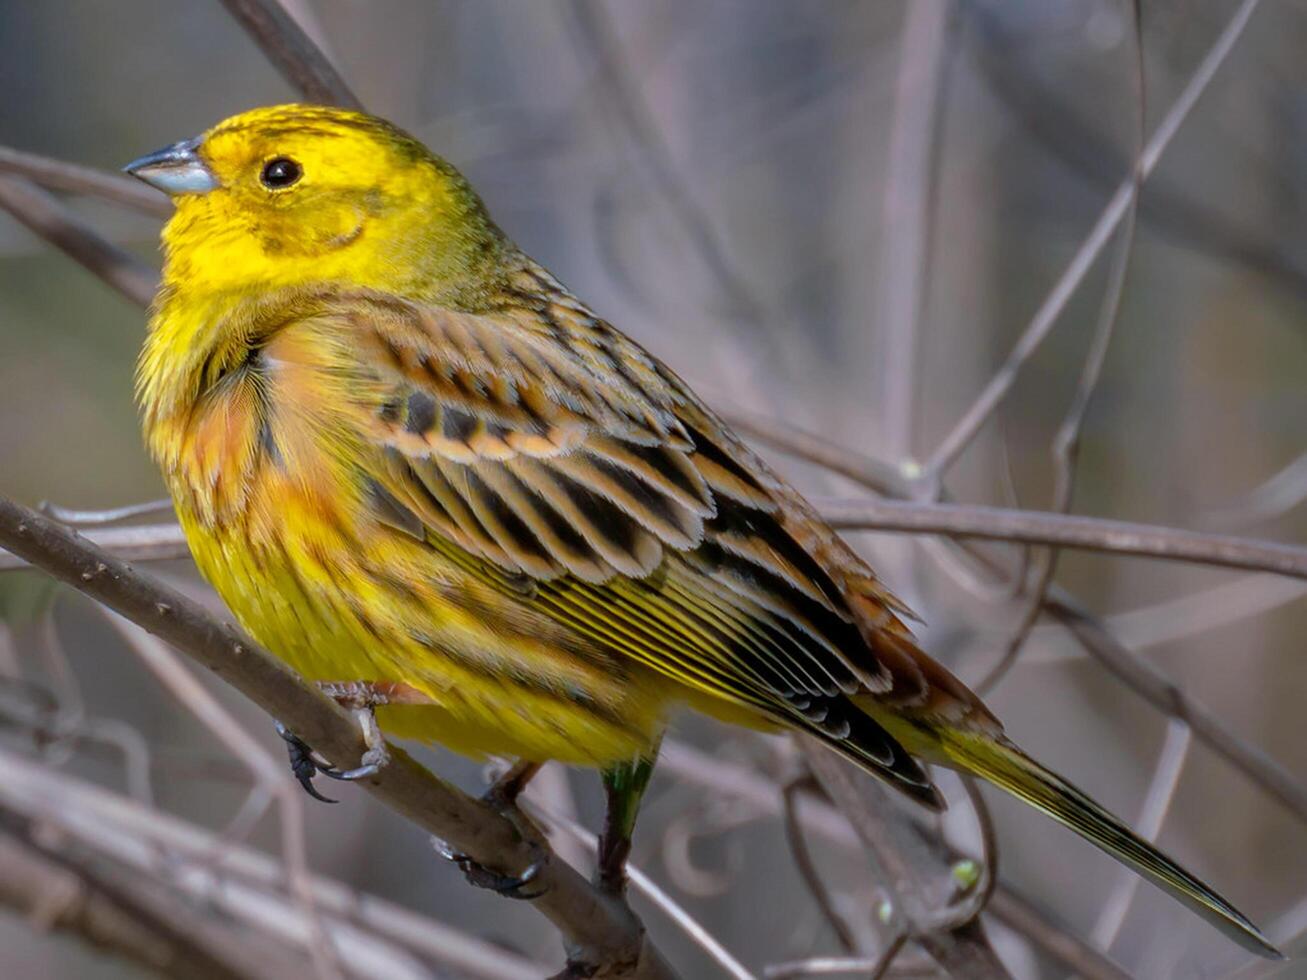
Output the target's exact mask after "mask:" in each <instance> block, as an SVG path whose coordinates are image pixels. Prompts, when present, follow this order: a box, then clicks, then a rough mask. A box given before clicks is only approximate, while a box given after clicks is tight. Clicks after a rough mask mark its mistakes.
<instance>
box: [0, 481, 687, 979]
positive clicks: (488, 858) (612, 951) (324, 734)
mask: <svg viewBox="0 0 1307 980" xmlns="http://www.w3.org/2000/svg"><path fill="white" fill-rule="evenodd" d="M0 544H3V545H4V546H5V547H6V548H8V549H9V550H10V551H12V552H14V553H15V554H18V555H20V556H22V557H23V558H25V559H27V560H28V561H30V562H31V563H32V564H33V565H36V566H37V567H39V568H42V569H44V570H45V571H46V572H48V573H49V574H51V575H53V576H54V577H55V578H58V579H60V580H61V581H63V582H66V583H67V584H69V585H71V586H73V588H75V589H77V590H78V591H80V592H83V593H85V594H86V595H88V596H90V597H91V598H92V599H95V600H96V601H98V602H100V603H102V604H103V605H106V606H108V607H109V608H111V609H113V610H115V611H116V612H118V613H120V614H121V615H123V616H125V617H127V618H128V619H130V620H132V621H133V622H135V623H137V624H138V625H140V626H142V627H144V628H145V629H146V630H148V631H149V632H151V633H153V634H154V635H156V636H158V637H159V638H160V639H162V640H165V641H167V642H168V643H171V644H172V645H173V646H175V647H177V648H178V649H179V650H181V651H182V652H183V653H185V654H186V655H187V656H189V657H191V658H192V659H193V660H195V661H196V662H197V663H199V664H201V665H203V666H205V667H207V668H209V669H210V670H212V671H213V672H214V673H216V674H218V675H219V676H221V677H222V678H223V679H224V680H226V681H227V682H228V683H230V684H231V685H232V686H234V687H236V688H237V689H238V690H240V691H241V692H242V693H243V694H245V695H246V696H247V697H248V698H250V700H252V701H254V702H255V703H256V704H258V705H259V707H261V708H263V710H265V711H267V712H268V713H269V714H270V715H272V716H273V717H275V718H279V719H281V720H282V721H283V722H285V723H286V724H287V725H288V726H289V727H290V728H291V729H292V730H294V731H295V732H296V733H298V734H299V735H300V736H301V737H302V738H304V739H305V740H306V741H307V742H308V743H309V744H310V745H312V746H314V747H315V748H316V749H318V750H319V751H320V752H322V754H323V755H325V756H326V757H327V758H329V759H337V760H341V759H357V758H359V757H360V756H361V755H362V754H363V752H364V751H365V749H366V746H365V745H364V742H363V738H362V733H361V731H360V729H359V727H358V725H357V724H356V723H355V722H354V721H353V720H352V719H351V717H350V715H349V714H348V713H347V712H345V711H344V710H343V709H342V708H340V706H338V705H337V704H336V703H335V702H333V701H332V700H330V699H329V698H327V697H325V696H324V695H322V694H321V693H319V692H318V691H317V690H314V689H311V688H309V687H307V686H305V685H304V684H303V682H302V681H301V680H300V679H299V678H298V677H297V676H296V675H295V674H294V673H293V672H292V671H291V670H290V669H289V668H288V667H286V666H285V665H284V664H282V663H281V662H280V661H279V660H277V659H276V658H274V657H273V656H272V655H271V654H269V653H268V652H266V651H265V650H263V649H262V648H260V647H258V646H257V645H255V644H254V643H253V642H252V641H250V640H249V639H248V638H246V637H244V636H242V635H241V634H239V633H238V632H237V631H236V630H235V629H233V628H231V627H229V626H224V625H222V624H220V623H218V622H217V621H216V620H214V619H213V618H212V617H210V616H209V614H208V613H207V612H206V611H205V610H204V609H203V608H202V607H201V606H200V605H199V604H198V603H195V602H193V601H192V600H190V599H188V598H187V597H186V596H184V595H182V594H181V593H180V592H177V591H175V590H173V589H170V588H167V587H166V586H163V585H161V584H159V583H157V582H155V581H153V580H151V579H149V578H147V577H145V576H143V575H141V574H139V573H138V572H136V571H134V570H133V569H131V568H130V567H129V566H127V565H126V564H124V563H123V562H121V561H119V560H118V559H116V558H114V557H113V556H112V555H110V554H109V553H108V552H106V551H103V550H102V549H100V548H97V547H95V546H94V545H92V544H90V543H89V542H86V541H84V540H82V539H80V538H79V537H78V536H77V535H75V534H74V533H73V532H71V531H68V530H67V529H65V528H63V527H61V526H60V525H59V524H57V523H55V522H54V521H51V520H49V519H48V518H45V517H43V516H41V515H40V514H38V513H36V512H35V511H33V510H30V509H28V508H26V507H23V506H21V505H19V504H16V503H13V502H11V501H8V500H4V499H3V498H0ZM390 753H391V762H390V764H389V765H387V766H386V767H385V768H384V769H383V770H382V771H381V772H380V773H378V774H377V775H376V776H374V777H372V778H370V779H367V780H364V781H362V782H361V783H360V785H361V786H362V787H363V788H364V789H366V790H367V791H368V792H369V793H371V794H372V795H373V796H374V797H376V798H377V799H378V800H380V801H381V802H382V803H384V804H385V805H386V806H388V807H390V808H391V809H392V810H395V811H396V812H398V813H401V814H403V815H404V816H406V817H408V819H409V820H411V821H412V822H414V823H415V824H417V825H418V826H419V827H421V828H423V829H424V830H426V831H427V832H428V833H431V834H434V835H435V836H437V837H439V838H441V839H442V840H445V841H448V842H449V843H450V844H451V845H452V846H453V847H454V848H456V849H457V850H459V851H461V852H463V853H465V854H467V855H469V856H470V857H472V858H473V859H474V860H475V861H477V862H478V863H481V864H483V865H485V866H487V867H491V868H495V869H498V870H502V871H504V872H506V873H509V874H521V873H522V872H524V871H525V870H526V869H527V867H529V866H530V865H531V864H532V863H533V862H535V861H536V860H537V859H538V858H540V856H541V854H542V853H543V854H544V858H543V862H542V863H543V867H542V868H541V869H540V873H539V875H538V876H537V879H536V880H537V881H539V883H540V885H541V887H542V891H543V894H542V895H541V896H540V897H538V898H536V899H534V900H533V901H532V904H533V905H534V906H535V907H536V908H538V909H539V910H540V911H541V912H542V913H543V914H544V915H545V916H547V917H548V918H549V919H550V920H551V921H552V922H553V923H554V924H555V925H556V926H557V927H558V929H559V930H560V931H561V932H562V934H563V936H564V938H565V940H566V945H567V949H568V956H569V961H570V962H572V963H574V964H576V965H577V966H578V967H579V968H581V969H607V970H609V971H612V972H614V973H616V974H620V973H621V972H622V971H623V970H628V971H630V972H631V973H632V975H633V976H638V977H648V978H655V977H656V978H667V977H670V976H671V975H672V974H671V971H670V969H669V967H668V966H667V965H666V963H665V962H664V961H663V959H662V956H661V954H659V953H658V952H657V950H655V949H654V948H653V947H652V944H650V943H649V942H647V941H646V939H645V936H644V931H643V927H642V926H641V925H640V922H639V920H638V919H637V918H636V917H635V915H634V914H633V913H632V912H631V911H630V910H629V909H628V908H626V907H625V906H623V905H622V904H620V903H618V902H615V901H614V900H613V899H611V898H609V897H608V896H606V895H604V894H603V893H601V892H599V891H598V890H597V889H595V888H594V887H593V886H591V885H590V884H589V883H588V882H587V881H586V880H585V879H584V878H582V877H581V875H579V874H578V873H577V872H576V871H575V870H574V869H573V868H571V867H570V866H568V865H566V864H564V863H563V862H562V861H558V860H554V859H553V855H552V852H550V851H549V850H548V849H547V846H546V845H545V844H544V843H543V842H542V841H527V840H525V839H523V837H522V835H521V833H520V832H519V831H518V829H517V827H515V826H514V824H513V823H512V822H510V821H509V820H508V819H506V818H505V817H503V816H502V815H500V814H499V813H498V812H496V811H495V810H494V809H493V808H492V807H490V806H489V805H487V804H485V803H483V802H481V801H480V800H475V799H473V798H472V797H470V796H468V795H467V794H465V793H463V792H461V791H460V790H458V789H457V788H455V787H453V786H451V785H449V784H448V783H445V782H444V781H443V780H440V779H438V778H437V777H435V776H434V775H432V774H431V773H430V772H429V771H427V770H426V769H425V768H423V767H422V766H420V765H418V763H416V762H415V761H414V760H413V759H412V758H411V757H410V756H409V755H408V753H407V752H404V751H403V750H402V749H400V748H398V747H396V746H391V747H390Z"/></svg>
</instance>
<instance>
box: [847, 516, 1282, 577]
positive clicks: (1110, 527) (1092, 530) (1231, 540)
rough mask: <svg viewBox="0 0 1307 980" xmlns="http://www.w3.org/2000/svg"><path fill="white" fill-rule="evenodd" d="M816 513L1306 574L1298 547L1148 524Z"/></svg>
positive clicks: (877, 525) (901, 527)
mask: <svg viewBox="0 0 1307 980" xmlns="http://www.w3.org/2000/svg"><path fill="white" fill-rule="evenodd" d="M821 512H822V516H823V517H825V518H826V519H827V520H828V521H829V522H830V523H831V525H832V526H833V527H836V528H841V529H843V530H851V531H852V530H856V531H906V532H911V533H916V534H946V535H949V536H951V537H959V538H979V539H982V540H986V541H1004V542H1025V543H1028V544H1047V545H1057V546H1060V547H1067V548H1078V549H1081V550H1084V551H1100V552H1106V553H1110V554H1118V555H1134V556H1137V557H1141V558H1163V559H1168V560H1172V561H1186V562H1194V563H1197V564H1201V565H1218V566H1221V567H1223V568H1242V569H1247V570H1250V571H1259V572H1275V573H1276V574H1279V575H1287V576H1289V577H1291V578H1301V579H1307V547H1305V546H1301V545H1289V544H1281V543H1280V542H1278V541H1259V540H1256V539H1254V538H1239V537H1231V536H1228V535H1223V534H1207V533H1204V532H1201V531H1188V530H1184V529H1182V528H1174V527H1162V526H1159V525H1155V524H1135V523H1132V522H1130V521H1114V520H1108V519H1106V518H1102V517H1082V516H1079V515H1072V514H1057V513H1051V512H1048V511H1035V510H1008V509H1006V508H1002V507H984V506H980V505H973V504H929V503H909V502H906V501H902V502H900V501H887V500H874V501H863V500H857V501H848V502H843V503H827V504H826V505H825V506H823V507H822V508H821Z"/></svg>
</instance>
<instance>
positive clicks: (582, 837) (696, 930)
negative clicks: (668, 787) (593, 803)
mask: <svg viewBox="0 0 1307 980" xmlns="http://www.w3.org/2000/svg"><path fill="white" fill-rule="evenodd" d="M529 809H531V810H532V811H534V812H536V813H538V814H539V815H540V816H541V817H542V818H543V819H544V820H545V821H546V822H547V823H549V824H550V825H552V826H554V827H557V828H558V829H559V830H562V831H565V832H566V833H567V834H568V835H569V836H571V837H572V838H574V839H575V840H577V841H579V842H580V843H581V844H582V845H583V846H584V847H585V848H586V850H587V851H589V852H590V853H591V854H594V853H596V852H597V850H598V847H599V838H598V837H597V836H596V835H595V834H593V833H591V832H590V831H588V830H586V829H585V828H584V827H582V826H581V825H580V824H579V823H577V822H576V821H575V820H572V819H571V818H569V817H565V816H563V815H562V814H561V813H555V812H553V811H551V810H548V809H545V808H544V807H541V806H539V805H538V804H529ZM626 874H627V876H628V877H629V878H630V879H631V886H632V887H633V888H634V889H635V890H636V891H638V892H640V894H642V895H644V897H645V898H647V899H649V900H650V901H651V902H652V903H653V904H654V905H655V906H657V907H658V908H659V909H660V910H661V911H662V912H663V913H664V914H665V915H666V916H667V917H668V918H669V919H671V920H672V921H673V922H675V923H676V925H677V926H679V927H680V929H681V931H682V932H684V933H685V935H686V936H688V937H689V939H690V941H691V942H693V943H694V944H695V945H696V946H698V947H699V948H700V949H702V950H703V951H704V952H705V953H707V954H708V955H709V956H710V957H711V958H712V959H713V961H714V962H716V963H717V965H718V966H720V967H721V968H722V969H723V970H725V971H726V972H727V973H728V974H730V975H731V976H733V977H735V978H736V980H757V977H755V976H754V975H753V973H752V972H751V971H750V970H749V969H748V968H747V967H745V965H744V964H743V963H741V962H740V961H739V960H737V959H736V958H735V957H734V956H732V955H731V953H730V951H729V950H728V949H727V948H726V947H725V946H723V945H722V944H721V943H720V942H718V941H717V938H716V937H715V936H714V935H713V934H712V933H711V932H709V931H708V930H707V929H706V928H704V926H703V925H702V923H700V922H699V921H698V920H697V919H695V918H694V916H692V915H690V913H689V912H687V911H686V910H685V907H684V906H682V905H681V904H680V903H679V902H677V901H676V900H675V899H674V898H672V897H671V896H670V895H668V894H667V892H666V891H664V890H663V889H662V888H661V887H659V885H658V883H657V882H656V881H654V880H653V879H652V878H650V877H649V876H648V875H647V874H646V873H645V872H644V871H642V870H640V868H639V867H637V866H636V865H634V864H631V863H630V862H629V861H628V862H627V865H626Z"/></svg>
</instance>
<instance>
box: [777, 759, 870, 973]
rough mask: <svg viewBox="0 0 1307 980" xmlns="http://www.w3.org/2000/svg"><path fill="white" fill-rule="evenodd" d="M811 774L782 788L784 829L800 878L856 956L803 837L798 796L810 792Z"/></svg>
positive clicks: (851, 938)
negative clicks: (805, 791) (802, 791)
mask: <svg viewBox="0 0 1307 980" xmlns="http://www.w3.org/2000/svg"><path fill="white" fill-rule="evenodd" d="M811 787H812V774H811V773H810V772H808V771H807V769H806V768H805V769H804V771H803V772H802V774H801V775H799V776H797V777H795V778H793V779H790V780H788V781H787V782H786V783H785V785H784V786H782V787H781V803H782V808H781V821H782V825H783V826H784V827H785V841H786V843H787V844H788V845H789V848H790V854H791V856H792V857H793V858H794V864H795V866H796V867H798V869H799V877H800V878H802V879H803V883H804V885H805V886H806V887H807V889H808V894H809V895H811V896H812V900H813V902H814V903H815V904H816V906H817V909H818V911H820V912H821V915H822V918H823V919H825V920H826V923H827V925H829V926H830V927H831V931H832V932H834V933H835V938H836V939H837V940H838V941H839V944H840V946H841V947H842V948H843V950H844V952H846V953H856V952H857V951H858V941H857V938H856V937H855V936H854V935H853V931H852V930H851V929H850V928H849V925H848V923H847V922H845V921H844V919H843V918H842V917H841V916H840V914H839V912H837V911H836V909H835V903H834V902H833V901H831V897H830V893H829V892H828V891H827V890H826V883H825V882H824V881H823V880H822V877H821V873H820V872H819V871H818V870H817V864H816V862H815V861H814V860H813V857H812V849H811V848H809V847H808V842H807V839H806V838H805V837H804V834H803V822H802V821H801V820H800V819H799V809H798V807H799V793H800V791H801V790H803V789H811Z"/></svg>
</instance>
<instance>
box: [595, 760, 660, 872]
mask: <svg viewBox="0 0 1307 980" xmlns="http://www.w3.org/2000/svg"><path fill="white" fill-rule="evenodd" d="M657 755H658V748H657V746H655V747H654V750H653V752H651V753H650V754H649V755H648V756H644V757H641V758H638V759H635V760H634V761H631V762H623V763H620V764H618V765H615V766H613V767H612V768H610V769H605V770H604V772H603V781H604V793H605V794H606V796H607V797H608V810H607V812H606V813H605V814H604V832H603V834H602V836H600V838H599V861H598V866H597V867H596V869H595V874H596V877H597V878H598V885H599V887H600V888H601V889H603V890H604V891H606V892H608V893H609V894H610V895H621V894H622V893H623V892H624V891H625V890H626V858H627V856H628V855H629V854H630V853H631V834H632V832H633V831H634V830H635V818H636V816H637V815H638V814H639V812H640V801H641V800H642V799H643V798H644V792H645V790H646V789H648V788H649V777H651V776H652V775H653V770H654V761H655V760H656V758H657Z"/></svg>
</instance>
